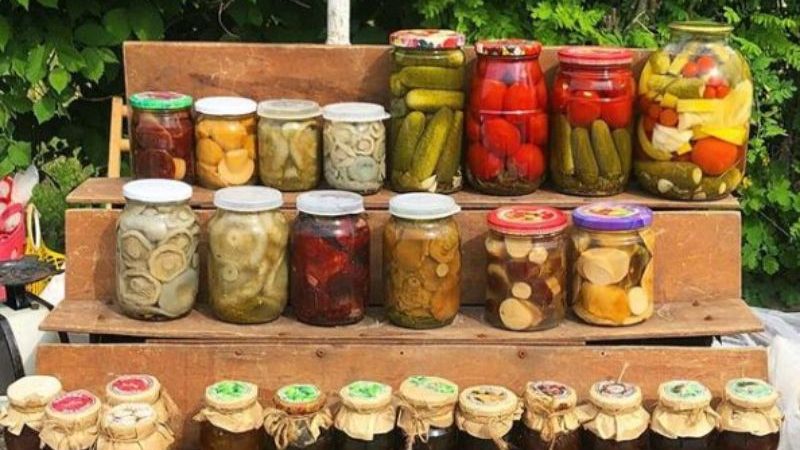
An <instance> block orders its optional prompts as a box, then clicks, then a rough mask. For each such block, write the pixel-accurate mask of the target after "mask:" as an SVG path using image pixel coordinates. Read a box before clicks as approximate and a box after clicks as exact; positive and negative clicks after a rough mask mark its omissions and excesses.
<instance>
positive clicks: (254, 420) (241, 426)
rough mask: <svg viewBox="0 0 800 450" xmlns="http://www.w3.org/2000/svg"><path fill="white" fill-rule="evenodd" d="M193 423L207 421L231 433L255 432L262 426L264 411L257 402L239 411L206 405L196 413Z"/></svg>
mask: <svg viewBox="0 0 800 450" xmlns="http://www.w3.org/2000/svg"><path fill="white" fill-rule="evenodd" d="M193 420H194V421H195V422H205V421H209V422H211V424H212V425H214V426H215V427H217V428H222V429H223V430H226V431H230V432H231V433H244V432H246V431H251V430H256V429H258V428H261V426H263V424H264V410H263V408H262V407H261V404H259V403H258V402H257V401H256V402H253V403H252V404H250V405H248V406H245V407H244V408H239V409H220V408H215V407H213V406H209V405H206V406H205V407H204V408H203V409H201V410H200V412H198V413H197V414H196V415H195V416H194V418H193Z"/></svg>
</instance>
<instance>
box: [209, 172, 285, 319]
mask: <svg viewBox="0 0 800 450" xmlns="http://www.w3.org/2000/svg"><path fill="white" fill-rule="evenodd" d="M281 205H283V197H282V196H281V193H280V191H278V190H276V189H272V188H268V187H262V186H237V187H230V188H225V189H220V190H219V191H217V192H216V193H215V194H214V206H216V207H217V211H216V212H215V213H214V216H213V217H212V218H211V220H210V221H209V222H208V301H209V303H210V305H211V310H212V311H213V312H214V315H215V316H216V317H217V318H218V319H220V320H224V321H226V322H232V323H265V322H270V321H272V320H275V319H277V318H278V317H279V316H280V315H281V313H282V312H283V309H284V307H285V306H286V302H287V301H288V298H289V261H288V257H287V255H286V249H287V246H288V241H289V223H288V222H287V221H286V217H285V216H284V215H283V213H282V212H281V211H280V210H279V208H280V207H281Z"/></svg>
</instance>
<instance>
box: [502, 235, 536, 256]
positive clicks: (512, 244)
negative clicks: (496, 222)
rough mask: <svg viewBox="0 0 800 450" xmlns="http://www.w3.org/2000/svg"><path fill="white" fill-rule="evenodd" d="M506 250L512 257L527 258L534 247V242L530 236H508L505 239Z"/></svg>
mask: <svg viewBox="0 0 800 450" xmlns="http://www.w3.org/2000/svg"><path fill="white" fill-rule="evenodd" d="M504 241H505V244H506V252H508V254H509V255H510V256H511V257H512V258H525V257H527V256H528V253H529V252H530V251H531V249H532V248H533V242H531V240H530V239H529V238H521V237H514V236H506V237H505V239H504Z"/></svg>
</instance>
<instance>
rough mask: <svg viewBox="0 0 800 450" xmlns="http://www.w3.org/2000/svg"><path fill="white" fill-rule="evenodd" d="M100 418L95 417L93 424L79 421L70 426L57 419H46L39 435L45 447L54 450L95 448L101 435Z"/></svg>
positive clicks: (96, 415)
mask: <svg viewBox="0 0 800 450" xmlns="http://www.w3.org/2000/svg"><path fill="white" fill-rule="evenodd" d="M99 426H100V416H99V415H98V414H95V415H94V418H93V420H92V422H91V423H86V421H85V420H78V421H75V422H73V423H71V424H69V425H66V424H65V423H64V422H62V421H60V420H56V419H46V420H45V421H44V425H43V426H42V431H41V433H39V439H41V441H42V448H44V446H45V445H46V446H48V447H50V448H51V449H52V450H84V449H87V448H93V447H94V446H95V444H96V443H97V436H98V434H99Z"/></svg>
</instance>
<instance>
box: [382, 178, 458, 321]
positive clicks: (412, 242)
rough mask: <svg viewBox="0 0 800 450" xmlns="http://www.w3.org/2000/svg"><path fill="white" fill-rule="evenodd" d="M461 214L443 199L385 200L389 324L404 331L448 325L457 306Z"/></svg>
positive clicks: (411, 196)
mask: <svg viewBox="0 0 800 450" xmlns="http://www.w3.org/2000/svg"><path fill="white" fill-rule="evenodd" d="M460 210H461V208H459V206H458V205H457V204H456V202H455V201H454V200H453V199H452V198H451V197H448V196H446V195H442V194H428V193H424V194H402V195H397V196H395V197H392V199H391V200H389V212H390V213H391V216H392V217H391V219H390V220H389V223H388V224H387V225H386V227H385V228H384V231H383V282H384V301H385V302H386V311H387V314H388V316H389V320H391V321H392V323H394V324H395V325H400V326H402V327H407V328H437V327H442V326H445V325H448V324H449V323H451V322H452V321H453V319H454V318H455V317H456V314H458V308H459V306H460V305H461V289H460V285H461V236H460V234H459V231H458V225H457V224H456V221H455V219H454V218H453V216H454V215H455V214H457V213H458V212H459V211H460Z"/></svg>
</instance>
